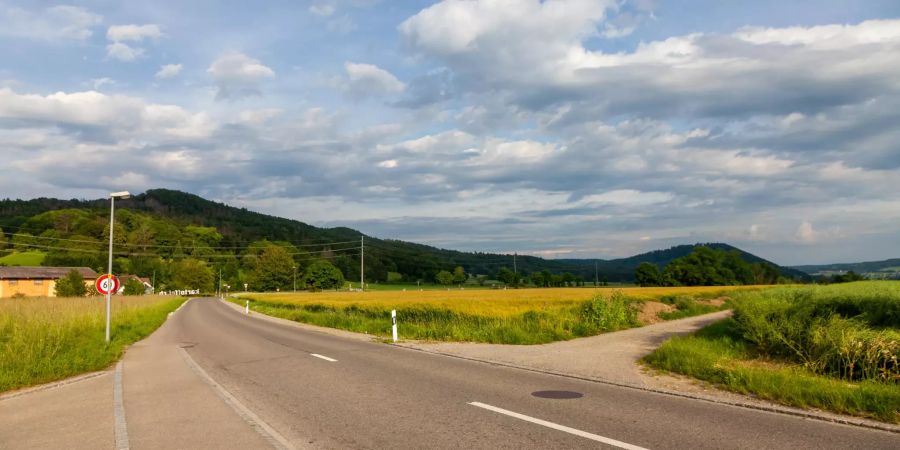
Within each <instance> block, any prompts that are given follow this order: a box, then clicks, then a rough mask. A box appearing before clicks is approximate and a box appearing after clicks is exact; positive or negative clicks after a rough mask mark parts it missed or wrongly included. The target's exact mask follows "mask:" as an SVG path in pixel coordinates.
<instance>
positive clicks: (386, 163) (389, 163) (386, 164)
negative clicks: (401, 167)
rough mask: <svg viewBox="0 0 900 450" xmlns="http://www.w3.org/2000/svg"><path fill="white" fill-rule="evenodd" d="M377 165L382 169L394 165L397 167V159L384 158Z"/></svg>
mask: <svg viewBox="0 0 900 450" xmlns="http://www.w3.org/2000/svg"><path fill="white" fill-rule="evenodd" d="M378 167H381V168H384V169H393V168H394V167H397V160H396V159H386V160H384V161H382V162H380V163H378Z"/></svg>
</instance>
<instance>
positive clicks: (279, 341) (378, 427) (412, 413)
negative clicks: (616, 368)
mask: <svg viewBox="0 0 900 450" xmlns="http://www.w3.org/2000/svg"><path fill="white" fill-rule="evenodd" d="M165 327H168V328H169V330H168V331H167V333H169V334H170V335H171V336H172V337H173V339H176V340H179V341H180V342H179V346H180V347H183V348H185V350H186V351H187V352H188V353H189V354H190V356H191V357H192V359H193V360H194V361H196V363H197V364H198V365H199V366H200V367H201V368H202V369H203V370H204V371H205V372H206V373H207V374H208V375H209V376H210V377H212V379H214V380H215V381H216V382H217V383H219V384H221V385H222V386H223V387H224V388H225V389H226V390H227V391H228V392H230V393H231V394H232V395H233V396H234V397H236V398H237V399H238V400H239V401H240V403H242V404H243V405H245V406H246V407H247V408H248V409H249V410H251V411H252V412H253V413H255V415H256V416H258V418H260V419H261V420H262V421H264V422H265V423H267V424H268V425H269V426H270V427H271V428H272V429H274V430H276V431H277V432H278V433H280V434H281V435H282V436H283V437H284V438H286V439H287V440H288V441H290V443H291V444H292V445H293V446H295V447H297V448H373V449H374V448H378V449H381V448H409V449H425V448H428V449H432V448H451V449H458V448H485V449H501V448H512V449H526V448H540V449H550V448H565V449H572V448H633V447H629V446H634V447H643V448H651V449H664V448H672V449H699V448H715V449H724V448H753V449H758V448H767V449H782V448H783V449H799V448H816V449H828V448H835V449H850V448H862V449H881V448H885V449H887V448H893V449H897V448H900V437H898V435H896V434H892V433H888V432H883V431H877V430H868V429H863V428H858V427H852V426H846V425H838V424H832V423H826V422H821V421H817V420H811V419H804V418H799V417H794V416H787V415H782V414H776V413H769V412H762V411H756V410H750V409H745V408H739V407H733V406H726V405H718V404H713V403H709V402H704V401H698V400H691V399H685V398H679V397H675V396H668V395H664V394H656V393H650V392H644V391H639V390H634V389H627V388H619V387H614V386H609V385H604V384H599V383H593V382H588V381H579V380H575V379H570V378H564V377H557V376H552V375H544V374H540V373H534V372H528V371H523V370H518V369H512V368H505V367H498V366H492V365H488V364H483V363H478V362H472V361H466V360H461V359H457V358H451V357H446V356H440V355H433V354H428V353H423V352H419V351H416V350H412V349H407V348H402V347H396V346H391V345H386V344H379V343H372V342H364V341H361V340H355V339H347V338H342V337H339V336H335V335H331V334H327V333H320V332H316V331H311V330H306V329H301V328H298V327H293V326H289V325H282V324H277V323H273V322H271V321H267V320H262V319H260V318H256V317H255V316H254V315H250V316H247V315H244V314H242V313H240V312H238V311H236V310H235V309H233V308H231V307H230V306H228V305H225V304H223V303H221V302H219V301H217V300H212V299H200V300H194V301H191V302H190V303H188V304H187V305H186V306H185V308H184V310H183V311H181V312H179V313H178V314H176V315H175V316H173V317H172V318H171V319H170V320H169V322H168V323H167V324H166V325H165ZM165 327H164V328H165ZM161 331H162V330H161ZM125 367H126V370H127V369H128V367H129V361H128V359H126V361H125ZM136 376H137V375H134V376H132V375H129V374H128V372H126V378H125V406H126V415H127V416H128V418H129V419H128V422H129V424H128V425H129V428H131V427H132V426H139V425H136V424H135V420H137V419H138V417H137V416H136V415H135V413H134V411H136V410H137V408H136V407H135V406H134V405H133V404H130V403H129V395H130V394H129V393H130V392H134V391H135V388H134V387H132V384H131V383H132V382H133V380H134V378H135V377H136ZM148 383H149V382H148ZM151 384H152V383H151ZM149 385H150V384H148V386H149ZM537 391H571V392H577V393H579V394H581V397H579V398H573V399H547V398H539V397H536V396H534V395H532V394H533V393H534V392H537ZM181 407H182V408H185V409H188V410H189V409H191V404H190V403H189V402H185V403H184V404H183V405H182V406H181ZM196 413H198V414H202V411H196ZM241 426H247V427H248V428H249V425H246V423H240V424H237V425H235V424H230V425H228V426H227V427H224V428H226V430H227V429H231V428H239V427H241ZM197 432H198V433H200V434H201V435H202V434H203V433H211V431H207V430H197ZM216 433H217V434H218V435H221V434H223V433H225V434H226V435H227V431H222V430H217V431H216ZM133 434H134V433H133ZM201 437H202V436H201ZM245 438H246V439H248V441H247V442H256V441H252V439H251V438H249V437H246V436H245ZM198 442H202V439H201V440H199V441H198ZM260 442H262V441H259V442H256V444H253V445H262V444H260ZM132 443H133V445H132V447H133V448H137V447H138V445H134V444H136V443H137V442H134V439H132ZM244 445H249V444H244ZM266 445H267V444H266Z"/></svg>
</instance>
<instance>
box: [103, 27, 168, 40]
mask: <svg viewBox="0 0 900 450" xmlns="http://www.w3.org/2000/svg"><path fill="white" fill-rule="evenodd" d="M162 35H163V33H162V29H160V27H159V25H156V24H146V25H113V26H110V27H109V29H108V30H106V39H108V40H110V41H113V42H124V41H134V42H141V41H143V40H144V39H159V38H161V37H162Z"/></svg>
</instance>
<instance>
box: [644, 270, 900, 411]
mask: <svg viewBox="0 0 900 450" xmlns="http://www.w3.org/2000/svg"><path fill="white" fill-rule="evenodd" d="M732 304H733V306H734V317H733V318H732V319H728V320H725V321H723V322H719V323H717V324H713V325H711V326H709V327H707V328H705V329H703V330H700V331H699V332H697V333H696V334H694V335H692V336H684V337H677V338H673V339H670V340H669V341H667V342H666V343H664V344H663V345H662V346H661V347H660V348H659V349H657V350H656V351H655V352H653V353H652V354H650V355H648V356H647V357H646V358H645V359H644V360H645V362H646V363H647V364H649V365H650V366H652V367H655V368H658V369H662V370H664V371H670V372H675V373H680V374H684V375H688V376H691V377H694V378H697V379H700V380H705V381H708V382H711V383H713V384H715V385H717V386H719V387H722V388H724V389H727V390H731V391H734V392H739V393H744V394H748V393H749V394H753V395H755V396H757V397H760V398H764V399H768V400H772V401H776V402H780V403H784V404H787V405H791V406H799V407H815V408H821V409H828V410H831V411H835V412H839V413H846V414H856V415H861V416H867V417H872V418H876V419H879V420H882V421H886V422H893V423H900V365H898V363H897V362H898V358H900V282H891V281H873V282H857V283H846V284H839V285H831V286H803V287H783V288H776V289H769V290H764V291H756V292H741V293H736V294H735V295H734V298H733V300H732Z"/></svg>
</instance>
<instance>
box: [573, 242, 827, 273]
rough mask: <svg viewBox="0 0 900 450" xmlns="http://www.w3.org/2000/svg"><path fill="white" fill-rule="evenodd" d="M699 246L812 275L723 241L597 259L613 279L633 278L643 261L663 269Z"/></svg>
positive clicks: (590, 262)
mask: <svg viewBox="0 0 900 450" xmlns="http://www.w3.org/2000/svg"><path fill="white" fill-rule="evenodd" d="M698 246H705V247H710V248H713V249H716V250H724V251H736V252H738V254H740V256H741V259H743V260H744V261H746V262H748V263H765V264H770V265H772V266H774V267H776V268H778V270H779V272H781V274H782V275H784V276H785V277H788V278H792V279H798V280H808V279H809V278H810V277H809V275H808V274H806V273H804V272H801V271H799V270H795V269H792V268H788V267H781V266H779V265H778V264H775V263H773V262H771V261H768V260H765V259H763V258H760V257H759V256H756V255H754V254H752V253H748V252H745V251H743V250H741V249H739V248H737V247H734V246H731V245H728V244H723V243H717V242H713V243H705V244H701V243H698V244H693V245H676V246H674V247H671V248H668V249H665V250H654V251H651V252H647V253H641V254H639V255H635V256H630V257H628V258H620V259H611V260H596V262H597V267H598V269H599V270H600V271H601V272H602V273H604V274H607V275H608V276H610V277H611V279H615V280H621V279H627V280H632V279H633V277H634V270H635V269H637V266H638V265H640V264H641V263H643V262H649V263H653V264H656V265H657V266H659V268H660V269H662V268H663V267H664V266H665V265H666V264H669V263H670V262H672V261H673V260H675V259H677V258H681V257H683V256H687V255H689V254H691V252H693V251H694V249H695V248H697V247H698ZM558 261H565V262H568V263H571V264H590V265H592V264H594V261H595V260H584V259H563V260H558Z"/></svg>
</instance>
